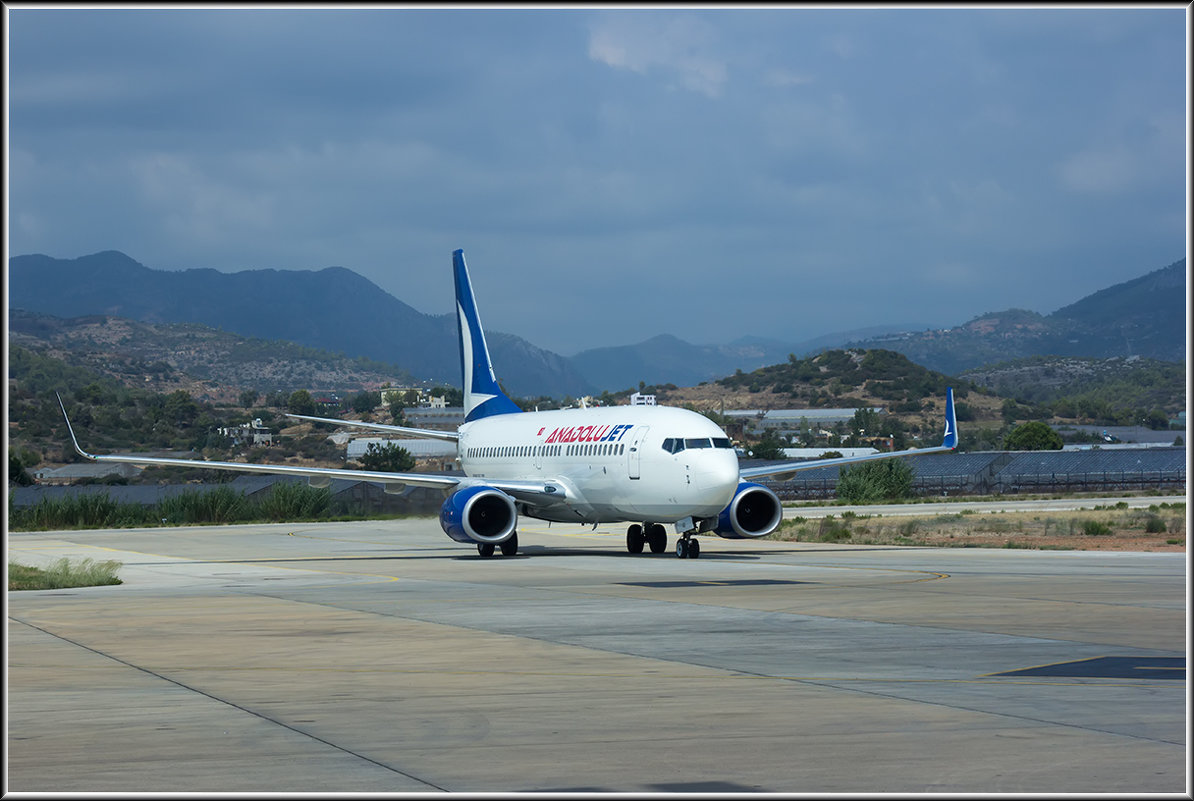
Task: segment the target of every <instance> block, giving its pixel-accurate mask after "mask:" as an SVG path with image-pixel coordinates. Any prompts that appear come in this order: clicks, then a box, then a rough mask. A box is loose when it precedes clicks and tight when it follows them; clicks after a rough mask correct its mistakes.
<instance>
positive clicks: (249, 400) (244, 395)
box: [240, 389, 260, 409]
mask: <svg viewBox="0 0 1194 801" xmlns="http://www.w3.org/2000/svg"><path fill="white" fill-rule="evenodd" d="M259 395H260V393H259V392H258V391H257V390H255V389H243V390H241V393H240V405H241V406H244V407H245V408H246V409H252V408H253V404H255V403H256V402H257V398H258V396H259Z"/></svg>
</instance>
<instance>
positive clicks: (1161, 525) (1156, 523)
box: [1144, 517, 1168, 534]
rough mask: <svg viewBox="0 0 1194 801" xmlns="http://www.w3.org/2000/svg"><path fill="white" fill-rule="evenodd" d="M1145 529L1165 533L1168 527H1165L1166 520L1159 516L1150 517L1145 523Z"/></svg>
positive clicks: (1149, 531) (1155, 532)
mask: <svg viewBox="0 0 1194 801" xmlns="http://www.w3.org/2000/svg"><path fill="white" fill-rule="evenodd" d="M1144 530H1145V531H1147V532H1148V533H1149V534H1164V533H1165V532H1166V531H1167V530H1168V529H1166V528H1165V521H1164V520H1162V519H1161V518H1159V517H1150V518H1149V519H1148V520H1147V521H1146V522H1145V524H1144Z"/></svg>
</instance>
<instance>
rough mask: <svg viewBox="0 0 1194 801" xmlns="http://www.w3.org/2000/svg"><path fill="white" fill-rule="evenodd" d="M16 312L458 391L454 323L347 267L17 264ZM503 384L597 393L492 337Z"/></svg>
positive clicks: (112, 258) (100, 260)
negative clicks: (260, 343) (195, 328)
mask: <svg viewBox="0 0 1194 801" xmlns="http://www.w3.org/2000/svg"><path fill="white" fill-rule="evenodd" d="M9 293H10V294H9V304H10V306H11V308H13V309H24V310H26V311H31V312H38V313H42V314H49V315H54V316H56V317H62V318H74V317H82V316H89V315H106V316H113V317H124V318H128V319H131V320H136V321H139V322H146V323H167V322H170V323H197V324H201V325H205V326H208V327H211V328H217V329H221V330H224V331H229V332H234V333H237V334H240V335H242V336H245V337H257V338H260V339H266V340H287V341H289V342H295V343H298V344H300V345H306V346H308V347H312V348H319V349H323V350H329V351H333V352H337V353H344V354H347V355H349V356H352V357H357V356H363V357H366V358H368V359H372V360H374V361H378V362H383V363H385V364H397V365H401V366H402V368H403V369H405V370H407V371H408V372H410V373H411V374H412V375H414V376H415V377H416V378H418V379H422V380H432V381H436V382H439V383H447V384H453V385H458V384H459V381H460V375H459V373H460V351H459V346H458V343H457V336H458V334H457V330H456V319H455V315H428V314H423V313H421V312H418V311H416V310H414V309H412V308H411V307H410V306H408V305H406V304H405V303H403V302H402V301H400V300H398V299H397V298H395V297H393V296H392V295H390V294H388V293H386V292H384V291H383V290H381V289H380V288H379V287H378V286H377V285H376V284H374V283H372V282H371V281H368V280H367V279H365V278H363V277H361V276H360V275H357V274H356V273H354V272H352V271H351V270H347V269H344V268H343V267H328V268H326V269H323V270H317V271H311V270H246V271H243V272H237V273H221V272H217V271H216V270H211V269H198V270H181V271H177V272H171V271H164V270H153V269H150V268H149V267H146V266H144V265H142V264H139V263H138V262H136V261H134V260H133V259H131V258H129V257H128V256H126V255H124V254H123V253H119V252H116V251H105V252H102V253H96V254H93V255H90V256H83V257H81V258H78V259H71V260H66V259H55V258H51V257H49V256H44V255H30V256H16V257H13V258H12V259H10V260H9ZM488 333H489V344H490V349H491V352H492V354H493V357H494V361H495V363H496V364H498V365H499V366H500V368H501V372H500V375H499V378H501V379H502V381H503V382H504V384H505V386H506V387H507V388H508V389H509V390H510V391H511V392H512V393H514V394H517V395H529V394H539V393H546V394H552V395H564V394H572V395H581V394H585V393H586V392H589V391H590V390H591V386H590V385H589V383H588V382H586V381H585V380H584V379H583V378H581V377H580V376H579V375H578V374H577V373H576V372H575V371H574V370H573V369H572V368H571V367H570V366H569V365H568V363H567V361H566V360H565V359H564V358H563V357H561V356H558V355H557V354H554V353H551V352H550V351H546V350H543V349H542V348H537V347H535V346H534V345H531V344H530V343H528V342H525V341H524V340H521V339H519V338H517V337H514V336H512V335H506V334H501V333H500V332H488Z"/></svg>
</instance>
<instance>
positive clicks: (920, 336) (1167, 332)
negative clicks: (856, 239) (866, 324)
mask: <svg viewBox="0 0 1194 801" xmlns="http://www.w3.org/2000/svg"><path fill="white" fill-rule="evenodd" d="M1185 298H1186V260H1185V259H1182V260H1181V261H1177V262H1174V263H1173V264H1171V265H1169V266H1168V267H1164V268H1162V269H1159V270H1154V271H1152V272H1150V273H1148V274H1147V275H1144V276H1141V277H1140V278H1137V279H1134V280H1132V281H1125V282H1124V283H1121V284H1116V285H1115V286H1111V287H1108V288H1106V289H1102V290H1100V291H1098V292H1095V293H1093V294H1091V295H1088V296H1086V297H1084V298H1082V299H1081V300H1078V301H1077V302H1075V303H1072V304H1070V305H1068V306H1065V307H1063V308H1061V309H1058V310H1057V311H1055V312H1053V313H1052V314H1049V315H1042V314H1038V313H1036V312H1033V311H1025V310H1023V309H1008V310H1006V311H1001V312H991V313H988V314H984V315H980V316H979V317H976V318H975V319H973V320H971V321H970V322H968V323H965V324H964V325H960V326H958V327H956V328H951V329H944V330H939V331H925V332H917V333H911V332H909V333H903V334H897V335H890V336H885V337H876V338H871V339H866V340H860V341H857V342H852V343H850V345H849V346H850V347H857V348H889V349H891V350H894V351H898V352H900V353H902V354H904V355H905V356H907V357H908V358H909V359H912V360H913V361H914V362H916V363H917V364H923V365H925V366H926V367H931V368H932V369H934V370H941V371H943V372H946V373H951V374H956V373H960V372H962V371H963V370H969V369H974V368H977V367H981V366H983V365H987V364H994V363H997V362H1006V361H1009V360H1013V359H1021V358H1026V357H1030V356H1040V355H1050V356H1078V357H1088V358H1099V359H1108V358H1113V357H1122V358H1126V357H1129V356H1138V357H1143V358H1149V359H1157V360H1161V361H1168V362H1184V361H1185V358H1186V330H1185V327H1186V321H1185Z"/></svg>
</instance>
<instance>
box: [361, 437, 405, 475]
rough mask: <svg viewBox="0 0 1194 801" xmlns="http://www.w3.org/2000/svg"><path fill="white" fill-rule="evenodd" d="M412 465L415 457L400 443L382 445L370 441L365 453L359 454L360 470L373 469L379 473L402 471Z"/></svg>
mask: <svg viewBox="0 0 1194 801" xmlns="http://www.w3.org/2000/svg"><path fill="white" fill-rule="evenodd" d="M414 466H415V457H413V456H411V455H410V451H408V450H407V449H406V448H403V447H402V446H401V445H395V444H394V443H393V442H387V443H386V444H385V445H382V446H379V445H378V444H377V443H376V442H370V443H369V446H368V447H367V448H365V453H364V454H363V455H362V456H361V469H362V470H373V471H375V472H380V473H404V472H406V471H407V470H411V469H413V468H414Z"/></svg>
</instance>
